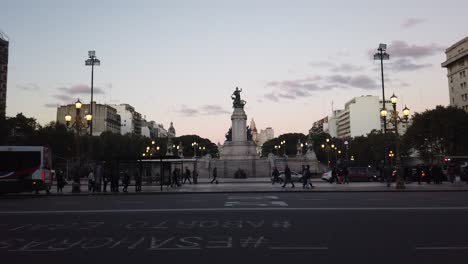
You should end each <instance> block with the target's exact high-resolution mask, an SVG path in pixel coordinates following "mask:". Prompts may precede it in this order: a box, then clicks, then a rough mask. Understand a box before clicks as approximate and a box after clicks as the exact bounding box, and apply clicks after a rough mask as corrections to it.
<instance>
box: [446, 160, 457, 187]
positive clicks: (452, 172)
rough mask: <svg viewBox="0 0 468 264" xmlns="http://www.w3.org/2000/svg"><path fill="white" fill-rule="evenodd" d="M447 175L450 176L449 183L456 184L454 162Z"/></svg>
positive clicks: (450, 165)
mask: <svg viewBox="0 0 468 264" xmlns="http://www.w3.org/2000/svg"><path fill="white" fill-rule="evenodd" d="M447 174H448V178H449V181H450V182H451V183H454V182H455V165H454V164H453V163H452V162H450V164H449V166H448V169H447Z"/></svg>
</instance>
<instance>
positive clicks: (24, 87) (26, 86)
mask: <svg viewBox="0 0 468 264" xmlns="http://www.w3.org/2000/svg"><path fill="white" fill-rule="evenodd" d="M16 88H18V89H20V90H23V91H31V92H33V91H38V90H40V87H39V85H37V84H35V83H27V84H17V85H16Z"/></svg>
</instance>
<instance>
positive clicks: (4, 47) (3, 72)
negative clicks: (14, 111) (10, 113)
mask: <svg viewBox="0 0 468 264" xmlns="http://www.w3.org/2000/svg"><path fill="white" fill-rule="evenodd" d="M8 45H9V42H8V39H7V37H6V36H3V34H2V33H1V32H0V118H4V117H5V114H6V96H7V77H8Z"/></svg>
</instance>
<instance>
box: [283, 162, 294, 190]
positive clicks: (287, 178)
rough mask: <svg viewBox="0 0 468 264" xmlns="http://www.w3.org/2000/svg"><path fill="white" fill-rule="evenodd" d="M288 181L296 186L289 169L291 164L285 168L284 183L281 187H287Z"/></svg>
mask: <svg viewBox="0 0 468 264" xmlns="http://www.w3.org/2000/svg"><path fill="white" fill-rule="evenodd" d="M288 183H291V185H292V187H293V188H294V183H293V181H292V178H291V169H289V166H288V165H286V167H285V168H284V183H283V186H281V187H283V188H284V187H286V184H288Z"/></svg>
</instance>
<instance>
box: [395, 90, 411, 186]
mask: <svg viewBox="0 0 468 264" xmlns="http://www.w3.org/2000/svg"><path fill="white" fill-rule="evenodd" d="M390 101H391V102H392V106H393V112H392V114H391V117H390V123H392V125H393V130H394V131H395V169H396V171H397V175H396V188H397V189H405V182H404V181H403V173H404V172H403V167H402V166H401V150H400V148H401V144H400V134H399V132H398V124H399V123H404V124H405V123H408V117H409V115H410V110H409V108H408V107H406V105H405V108H403V110H402V112H403V117H402V118H401V117H400V116H399V115H398V111H397V110H396V104H397V101H398V98H397V97H396V96H395V95H392V97H390Z"/></svg>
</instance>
